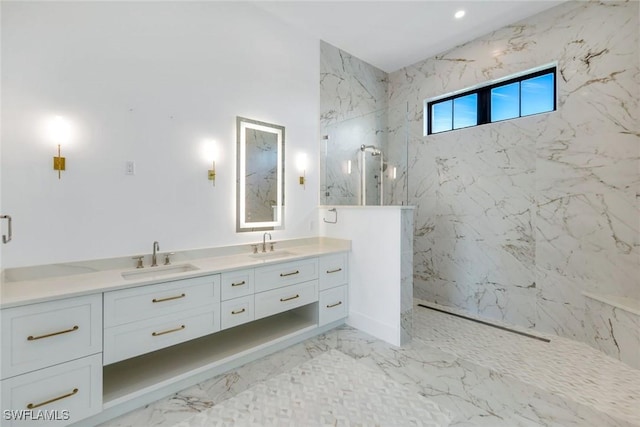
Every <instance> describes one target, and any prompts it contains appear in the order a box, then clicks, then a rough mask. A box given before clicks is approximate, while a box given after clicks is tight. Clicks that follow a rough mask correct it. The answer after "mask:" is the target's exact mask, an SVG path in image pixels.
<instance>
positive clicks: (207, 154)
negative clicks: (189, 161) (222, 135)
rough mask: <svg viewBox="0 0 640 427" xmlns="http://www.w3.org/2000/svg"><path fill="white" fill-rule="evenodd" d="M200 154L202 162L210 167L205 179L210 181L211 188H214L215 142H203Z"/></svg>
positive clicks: (210, 140)
mask: <svg viewBox="0 0 640 427" xmlns="http://www.w3.org/2000/svg"><path fill="white" fill-rule="evenodd" d="M202 153H203V157H204V160H205V161H206V162H207V163H208V164H209V165H210V167H211V168H210V169H208V170H207V179H208V180H209V181H211V183H212V184H213V186H214V187H215V186H216V158H217V157H218V156H217V154H218V152H217V146H216V142H215V141H214V140H212V139H209V140H205V141H204V142H203V144H202Z"/></svg>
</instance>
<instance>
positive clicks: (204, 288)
mask: <svg viewBox="0 0 640 427" xmlns="http://www.w3.org/2000/svg"><path fill="white" fill-rule="evenodd" d="M219 302H220V275H219V274H216V275H212V276H205V277H195V278H193V279H186V280H176V281H172V282H165V283H159V284H155V285H147V286H138V287H136V288H131V289H123V290H120V291H112V292H105V294H104V326H105V327H112V326H118V325H124V324H126V323H131V322H135V321H138V320H143V319H151V318H154V317H158V316H166V315H167V314H170V313H177V312H180V311H185V310H189V309H192V308H195V307H201V306H206V305H208V306H210V307H213V305H214V304H217V303H219Z"/></svg>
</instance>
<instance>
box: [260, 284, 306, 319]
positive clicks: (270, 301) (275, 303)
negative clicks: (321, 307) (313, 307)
mask: <svg viewBox="0 0 640 427" xmlns="http://www.w3.org/2000/svg"><path fill="white" fill-rule="evenodd" d="M255 298H256V300H255V305H256V319H261V318H263V317H267V316H271V315H273V314H277V313H281V312H283V311H287V310H291V309H292V308H296V307H301V306H303V305H307V304H310V303H312V302H314V301H317V300H318V281H317V280H312V281H310V282H305V283H300V284H298V285H292V286H286V287H283V288H279V289H274V290H272V291H267V292H262V293H259V294H256V296H255Z"/></svg>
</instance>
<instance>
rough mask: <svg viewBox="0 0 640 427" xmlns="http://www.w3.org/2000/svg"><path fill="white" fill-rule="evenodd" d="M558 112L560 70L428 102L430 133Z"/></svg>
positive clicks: (427, 113) (549, 69)
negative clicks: (558, 77)
mask: <svg viewBox="0 0 640 427" xmlns="http://www.w3.org/2000/svg"><path fill="white" fill-rule="evenodd" d="M555 109H556V67H552V68H547V69H544V70H542V71H535V72H532V73H528V74H523V75H519V76H518V77H514V78H508V79H504V80H503V81H501V82H499V83H494V84H490V85H487V86H482V87H479V88H475V89H470V90H468V91H463V92H461V93H458V94H456V95H452V96H450V97H446V98H441V99H438V100H436V101H431V102H428V101H427V102H426V106H425V130H426V134H427V135H430V134H434V133H440V132H446V131H450V130H455V129H461V128H466V127H469V126H478V125H482V124H486V123H493V122H499V121H502V120H509V119H515V118H518V117H524V116H530V115H532V114H539V113H546V112H549V111H554V110H555Z"/></svg>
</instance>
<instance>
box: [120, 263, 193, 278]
mask: <svg viewBox="0 0 640 427" xmlns="http://www.w3.org/2000/svg"><path fill="white" fill-rule="evenodd" d="M194 270H199V268H198V267H196V266H194V265H191V264H178V265H167V266H162V267H148V268H144V269H142V268H140V269H136V270H133V271H125V272H124V273H122V277H123V278H125V279H126V280H136V279H144V278H147V277H155V276H164V275H165V274H175V273H186V272H187V271H194Z"/></svg>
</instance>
